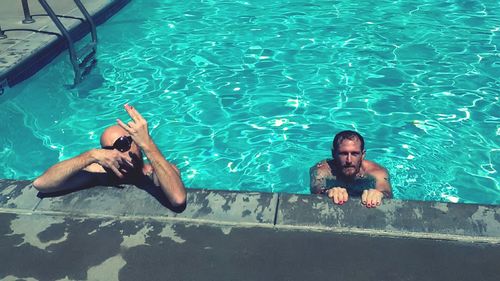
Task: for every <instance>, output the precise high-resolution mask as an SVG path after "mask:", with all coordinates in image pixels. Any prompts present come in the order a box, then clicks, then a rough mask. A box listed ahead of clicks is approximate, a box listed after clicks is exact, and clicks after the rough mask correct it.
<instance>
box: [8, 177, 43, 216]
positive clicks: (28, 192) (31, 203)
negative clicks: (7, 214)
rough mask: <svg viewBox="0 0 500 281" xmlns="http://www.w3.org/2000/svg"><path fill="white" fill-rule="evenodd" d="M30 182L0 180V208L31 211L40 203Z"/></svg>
mask: <svg viewBox="0 0 500 281" xmlns="http://www.w3.org/2000/svg"><path fill="white" fill-rule="evenodd" d="M37 193H38V192H37V191H36V189H34V188H33V187H32V186H31V181H16V180H6V179H0V208H6V209H16V210H29V211H31V210H33V209H34V208H35V207H36V205H37V204H38V203H39V202H40V199H39V198H37V197H36V194H37Z"/></svg>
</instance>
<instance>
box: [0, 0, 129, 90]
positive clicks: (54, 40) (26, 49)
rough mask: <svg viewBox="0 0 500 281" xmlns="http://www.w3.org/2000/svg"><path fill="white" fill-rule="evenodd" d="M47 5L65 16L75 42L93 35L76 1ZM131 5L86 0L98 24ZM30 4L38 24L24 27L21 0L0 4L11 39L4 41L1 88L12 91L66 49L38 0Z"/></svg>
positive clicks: (0, 42)
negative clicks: (86, 35) (9, 87)
mask: <svg viewBox="0 0 500 281" xmlns="http://www.w3.org/2000/svg"><path fill="white" fill-rule="evenodd" d="M47 2H48V3H49V4H50V5H51V7H52V8H53V10H54V11H55V12H56V14H57V15H59V16H61V17H60V20H61V22H62V23H63V24H64V26H65V27H66V28H67V29H68V30H70V34H71V35H72V38H74V39H75V41H76V40H77V39H80V38H82V37H83V36H84V35H85V34H87V33H88V32H89V31H90V27H89V25H88V24H86V23H85V24H82V21H83V19H84V17H83V15H82V14H81V13H80V11H79V10H78V8H77V7H76V5H75V4H74V2H73V1H70V0H68V1H53V0H48V1H47ZM128 2H130V0H82V3H83V4H84V5H85V7H86V8H87V9H88V11H89V13H90V14H91V15H92V17H93V18H94V20H95V22H96V24H101V23H103V22H104V21H106V20H107V19H108V18H109V17H111V16H112V15H113V14H115V13H116V12H117V11H118V10H119V9H121V8H122V7H123V6H124V5H126V4H127V3H128ZM28 3H29V8H30V11H31V15H32V18H33V19H34V20H35V22H34V23H29V24H23V23H22V21H23V19H24V14H23V9H22V5H21V0H2V1H1V3H0V27H1V30H2V31H3V32H4V34H5V35H6V36H7V37H6V38H4V39H0V86H3V87H5V86H11V87H12V86H14V85H15V84H17V83H19V82H21V81H23V80H25V79H26V78H28V77H30V76H31V75H33V74H34V73H36V72H37V71H38V70H40V69H41V68H42V67H43V66H45V65H46V64H47V63H49V62H50V61H52V60H53V59H54V58H55V57H56V56H57V55H59V54H60V53H61V52H62V51H64V50H65V49H66V42H65V40H64V38H63V37H62V36H61V33H60V32H59V30H58V29H57V27H56V26H55V24H54V23H53V22H52V20H51V19H50V18H49V17H48V16H46V15H45V14H46V12H45V10H43V8H42V7H41V5H40V3H39V2H38V1H36V0H29V1H28ZM68 62H69V56H68ZM68 70H70V71H73V70H72V69H71V68H69V69H68Z"/></svg>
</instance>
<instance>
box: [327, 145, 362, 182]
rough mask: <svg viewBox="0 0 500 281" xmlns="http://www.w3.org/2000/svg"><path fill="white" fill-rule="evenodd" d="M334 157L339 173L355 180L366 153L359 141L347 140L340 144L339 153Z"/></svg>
mask: <svg viewBox="0 0 500 281" xmlns="http://www.w3.org/2000/svg"><path fill="white" fill-rule="evenodd" d="M333 157H334V160H335V164H336V166H337V168H338V171H339V172H340V173H341V174H342V175H343V176H344V177H349V178H351V177H352V178H353V177H355V176H356V175H357V174H358V173H359V170H360V169H361V163H362V162H363V159H364V157H365V152H364V151H362V150H361V142H360V141H359V140H358V139H354V140H350V139H345V140H343V141H342V142H341V143H340V145H339V148H338V151H337V153H336V154H335V155H333Z"/></svg>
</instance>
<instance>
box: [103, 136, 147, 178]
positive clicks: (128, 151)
mask: <svg viewBox="0 0 500 281" xmlns="http://www.w3.org/2000/svg"><path fill="white" fill-rule="evenodd" d="M101 147H103V148H106V149H115V150H117V151H119V152H120V153H121V154H122V155H123V158H124V159H128V160H129V161H130V162H132V165H133V167H130V166H128V165H120V168H119V169H120V171H122V172H123V173H128V172H132V171H133V170H135V169H137V168H140V167H141V165H142V153H141V150H140V149H139V147H138V146H137V144H136V143H135V142H134V141H132V139H131V138H130V137H129V136H128V133H127V132H126V131H125V130H123V129H121V128H120V127H119V126H112V127H110V128H108V129H106V130H105V131H104V133H103V134H102V136H101Z"/></svg>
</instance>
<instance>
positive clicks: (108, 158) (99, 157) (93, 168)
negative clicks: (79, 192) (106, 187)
mask: <svg viewBox="0 0 500 281" xmlns="http://www.w3.org/2000/svg"><path fill="white" fill-rule="evenodd" d="M124 161H127V160H126V159H123V158H122V157H120V155H119V154H118V153H117V152H116V151H112V150H109V151H106V150H102V149H92V150H89V151H87V152H84V153H82V154H80V155H78V156H76V157H73V158H70V159H67V160H64V161H62V162H59V163H57V164H55V165H54V166H52V167H50V168H49V169H48V170H47V171H45V172H44V173H43V174H42V175H41V176H39V177H38V178H37V179H35V181H34V182H33V186H34V187H35V188H36V189H37V190H38V191H40V192H43V193H49V192H57V191H64V190H71V189H77V188H80V187H84V186H87V185H89V184H92V183H93V182H94V181H95V180H96V179H97V177H96V176H97V175H98V174H99V173H103V172H104V169H103V166H104V167H108V168H110V169H111V170H112V171H113V172H115V173H116V174H117V176H119V177H121V176H123V175H122V174H121V173H120V171H119V170H118V167H119V165H120V163H123V162H124ZM98 164H100V165H98Z"/></svg>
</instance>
